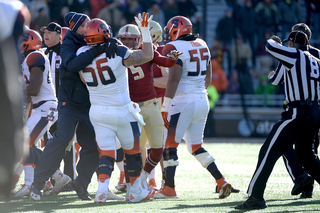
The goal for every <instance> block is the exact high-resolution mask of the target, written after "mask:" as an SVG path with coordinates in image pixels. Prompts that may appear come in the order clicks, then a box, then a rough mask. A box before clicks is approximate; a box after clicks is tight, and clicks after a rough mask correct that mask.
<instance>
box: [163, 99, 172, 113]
mask: <svg viewBox="0 0 320 213" xmlns="http://www.w3.org/2000/svg"><path fill="white" fill-rule="evenodd" d="M171 101H172V98H168V97H164V99H163V104H162V107H161V112H168V109H169V106H170V104H171Z"/></svg>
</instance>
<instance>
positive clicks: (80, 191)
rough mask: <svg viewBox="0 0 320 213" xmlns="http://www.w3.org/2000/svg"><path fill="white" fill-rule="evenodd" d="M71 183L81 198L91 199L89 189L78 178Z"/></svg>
mask: <svg viewBox="0 0 320 213" xmlns="http://www.w3.org/2000/svg"><path fill="white" fill-rule="evenodd" d="M71 185H72V187H73V189H74V190H75V191H76V192H77V195H78V197H79V198H80V199H81V200H91V197H90V196H89V193H88V191H87V190H86V189H85V188H84V187H83V185H82V184H81V183H79V182H78V181H77V179H76V180H74V181H73V182H72V183H71Z"/></svg>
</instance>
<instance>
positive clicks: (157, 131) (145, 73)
mask: <svg viewBox="0 0 320 213" xmlns="http://www.w3.org/2000/svg"><path fill="white" fill-rule="evenodd" d="M139 18H140V17H139V16H138V17H135V19H136V20H138V19H139ZM137 23H138V22H137ZM138 25H139V24H138ZM118 38H119V39H120V40H121V41H122V43H123V44H124V45H126V46H127V47H129V48H130V49H132V50H138V49H139V48H141V47H140V40H141V34H140V31H139V28H138V26H136V25H133V24H127V25H125V26H123V27H122V28H121V29H120V30H119V33H118ZM175 53H176V54H179V52H178V51H176V50H175ZM152 55H153V60H152V61H149V62H147V63H144V64H142V65H139V66H130V67H129V69H128V74H129V92H130V98H131V100H132V101H134V102H136V103H138V104H139V106H140V108H141V115H142V116H143V118H144V121H145V123H146V125H145V126H143V127H142V131H141V137H140V147H141V149H145V148H146V144H147V141H149V144H150V147H151V152H150V154H149V155H148V156H147V158H146V160H145V165H144V168H143V171H142V174H141V180H142V185H143V187H144V188H149V187H148V183H147V178H148V176H149V174H150V172H151V171H152V169H153V168H154V167H155V166H156V165H157V164H158V162H159V161H160V160H161V158H162V152H163V132H164V129H163V121H162V119H161V113H160V110H159V107H158V102H157V99H156V92H155V89H154V85H153V73H152V70H151V67H152V64H153V63H155V64H158V65H160V66H164V67H170V66H173V65H174V64H175V62H176V59H175V58H174V57H171V58H169V57H164V56H162V55H161V54H160V53H159V52H157V51H153V53H152Z"/></svg>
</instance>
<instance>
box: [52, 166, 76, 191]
mask: <svg viewBox="0 0 320 213" xmlns="http://www.w3.org/2000/svg"><path fill="white" fill-rule="evenodd" d="M52 177H53V179H54V180H55V184H54V186H53V189H52V191H51V192H50V194H51V195H54V194H59V193H60V192H61V190H62V189H63V188H64V187H66V186H67V185H68V184H69V183H71V181H72V179H71V178H70V177H69V176H68V175H65V174H63V173H62V172H61V171H60V170H57V171H56V172H55V173H54V174H53V176H52Z"/></svg>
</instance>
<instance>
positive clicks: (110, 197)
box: [108, 189, 125, 200]
mask: <svg viewBox="0 0 320 213" xmlns="http://www.w3.org/2000/svg"><path fill="white" fill-rule="evenodd" d="M124 199H125V198H124V197H122V196H119V195H117V194H115V193H113V192H112V191H110V189H109V193H108V200H124Z"/></svg>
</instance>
